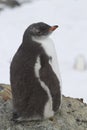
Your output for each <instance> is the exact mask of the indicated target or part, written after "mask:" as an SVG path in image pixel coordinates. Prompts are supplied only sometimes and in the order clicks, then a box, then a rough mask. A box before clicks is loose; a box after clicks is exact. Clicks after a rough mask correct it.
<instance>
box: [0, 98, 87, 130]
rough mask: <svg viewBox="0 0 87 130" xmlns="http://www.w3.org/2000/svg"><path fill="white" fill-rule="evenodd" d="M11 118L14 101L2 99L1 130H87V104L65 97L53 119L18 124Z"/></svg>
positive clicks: (0, 99) (0, 111) (80, 100)
mask: <svg viewBox="0 0 87 130" xmlns="http://www.w3.org/2000/svg"><path fill="white" fill-rule="evenodd" d="M11 117H12V101H11V100H7V101H4V100H3V99H2V98H0V130H87V104H85V103H83V100H82V99H74V98H70V97H65V96H63V98H62V105H61V109H60V110H59V112H58V113H56V115H55V116H54V117H53V118H51V119H48V120H44V121H31V122H22V123H18V124H17V123H14V122H12V121H11Z"/></svg>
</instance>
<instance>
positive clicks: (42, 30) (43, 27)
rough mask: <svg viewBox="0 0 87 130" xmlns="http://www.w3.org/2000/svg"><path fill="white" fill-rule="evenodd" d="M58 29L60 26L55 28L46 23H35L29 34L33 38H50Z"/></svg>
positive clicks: (29, 28)
mask: <svg viewBox="0 0 87 130" xmlns="http://www.w3.org/2000/svg"><path fill="white" fill-rule="evenodd" d="M56 28H58V25H55V26H50V25H48V24H46V23H43V22H39V23H34V24H31V25H30V26H29V27H28V33H29V34H30V35H31V36H34V37H39V38H40V37H43V36H46V37H47V36H49V35H50V34H51V33H52V32H53V31H54V30H55V29H56Z"/></svg>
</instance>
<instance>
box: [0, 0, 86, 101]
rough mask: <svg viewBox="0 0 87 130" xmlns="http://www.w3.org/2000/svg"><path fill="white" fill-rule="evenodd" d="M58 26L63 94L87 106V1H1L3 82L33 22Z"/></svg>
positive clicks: (0, 71) (0, 75)
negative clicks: (80, 99)
mask: <svg viewBox="0 0 87 130" xmlns="http://www.w3.org/2000/svg"><path fill="white" fill-rule="evenodd" d="M35 22H45V23H48V24H50V25H55V24H58V26H59V28H58V29H57V30H56V31H55V32H54V33H53V34H52V35H51V38H52V39H53V40H54V42H55V47H56V52H57V56H58V62H59V69H60V75H61V79H62V93H63V94H64V95H65V96H71V97H76V98H83V99H84V101H85V102H86V103H87V0H66V1H65V0H0V83H6V84H10V80H9V77H10V76H9V67H10V63H11V60H12V57H13V55H14V54H15V52H16V50H17V49H18V47H19V46H20V44H21V42H22V36H23V33H24V31H25V29H26V28H27V27H28V26H29V25H30V24H32V23H35Z"/></svg>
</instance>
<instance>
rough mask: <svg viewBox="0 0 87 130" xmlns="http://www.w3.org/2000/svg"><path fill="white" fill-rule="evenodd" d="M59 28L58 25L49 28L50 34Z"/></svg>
mask: <svg viewBox="0 0 87 130" xmlns="http://www.w3.org/2000/svg"><path fill="white" fill-rule="evenodd" d="M57 28H58V25H55V26H51V27H50V28H49V32H50V31H54V30H55V29H57Z"/></svg>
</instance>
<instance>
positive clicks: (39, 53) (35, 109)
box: [10, 22, 61, 121]
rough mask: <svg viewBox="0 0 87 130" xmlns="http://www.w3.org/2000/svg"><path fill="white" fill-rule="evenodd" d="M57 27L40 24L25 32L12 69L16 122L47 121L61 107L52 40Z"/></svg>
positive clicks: (31, 26)
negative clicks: (50, 36) (51, 37)
mask: <svg viewBox="0 0 87 130" xmlns="http://www.w3.org/2000/svg"><path fill="white" fill-rule="evenodd" d="M57 27H58V26H57V25H55V26H50V25H48V24H46V23H43V22H39V23H34V24H32V25H30V26H29V27H28V28H27V29H26V30H25V32H24V35H23V41H22V44H21V45H20V47H19V49H18V50H17V52H16V54H15V55H14V57H13V60H12V62H11V66H10V81H11V87H12V96H13V109H14V112H13V120H14V121H23V120H25V121H26V120H43V119H47V118H50V117H53V116H54V114H55V113H56V112H57V111H58V109H59V107H60V104H61V85H60V79H59V71H58V64H57V57H56V54H55V48H54V43H53V41H52V40H51V39H50V38H49V35H50V34H51V33H52V32H53V31H54V30H55V29H56V28H57Z"/></svg>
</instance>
